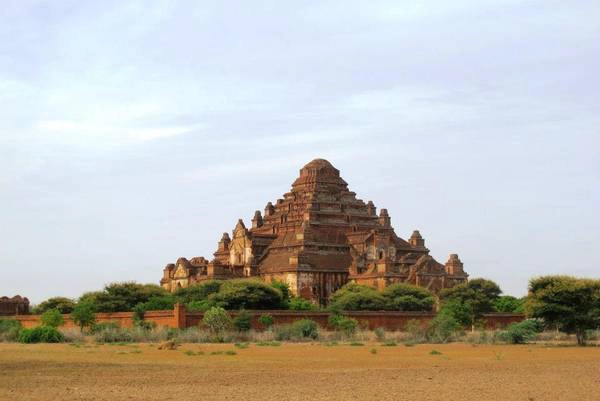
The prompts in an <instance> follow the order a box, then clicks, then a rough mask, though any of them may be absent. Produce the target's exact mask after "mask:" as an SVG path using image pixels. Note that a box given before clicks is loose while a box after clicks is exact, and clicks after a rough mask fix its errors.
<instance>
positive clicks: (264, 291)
mask: <svg viewBox="0 0 600 401" xmlns="http://www.w3.org/2000/svg"><path fill="white" fill-rule="evenodd" d="M282 297H283V296H282V294H281V291H279V290H278V289H275V288H273V287H271V286H270V285H268V284H266V283H264V282H262V281H259V280H254V279H237V280H228V281H226V282H224V283H223V284H222V285H221V288H220V290H219V292H218V293H215V294H212V295H210V297H209V298H208V300H210V301H214V302H216V303H219V304H222V305H223V307H224V308H225V309H276V308H277V307H279V306H280V305H281V302H282Z"/></svg>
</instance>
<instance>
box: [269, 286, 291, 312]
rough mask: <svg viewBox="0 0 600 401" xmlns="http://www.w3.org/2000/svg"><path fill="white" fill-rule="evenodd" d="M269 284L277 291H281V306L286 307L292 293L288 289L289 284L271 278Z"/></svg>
mask: <svg viewBox="0 0 600 401" xmlns="http://www.w3.org/2000/svg"><path fill="white" fill-rule="evenodd" d="M271 286H272V287H273V288H275V289H277V290H279V292H281V307H282V308H283V309H287V308H288V305H289V302H290V300H291V299H292V293H291V291H290V286H289V285H288V284H287V283H284V282H283V281H279V280H273V281H272V282H271Z"/></svg>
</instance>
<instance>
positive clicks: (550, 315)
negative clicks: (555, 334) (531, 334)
mask: <svg viewBox="0 0 600 401" xmlns="http://www.w3.org/2000/svg"><path fill="white" fill-rule="evenodd" d="M527 310H528V314H529V315H530V316H531V317H533V318H540V319H543V320H544V322H545V323H546V324H547V325H551V326H554V327H558V328H559V329H560V330H562V331H564V332H566V333H574V334H575V335H576V337H577V344H578V345H585V343H586V330H589V329H596V328H597V327H598V326H600V280H591V279H579V278H575V277H569V276H544V277H538V278H535V279H532V280H531V281H530V282H529V299H528V303H527Z"/></svg>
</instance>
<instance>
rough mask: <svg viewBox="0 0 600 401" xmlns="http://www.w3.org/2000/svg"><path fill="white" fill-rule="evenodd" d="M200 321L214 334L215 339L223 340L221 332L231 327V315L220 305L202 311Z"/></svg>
mask: <svg viewBox="0 0 600 401" xmlns="http://www.w3.org/2000/svg"><path fill="white" fill-rule="evenodd" d="M202 322H203V323H204V324H205V325H206V327H208V329H209V330H210V331H211V333H213V334H214V335H215V338H216V339H217V341H223V334H224V332H225V331H226V330H228V329H229V328H230V327H231V323H232V322H231V317H230V316H229V314H227V311H226V310H225V309H223V308H221V307H218V306H217V307H212V308H210V309H209V310H207V311H206V312H205V313H204V318H203V319H202Z"/></svg>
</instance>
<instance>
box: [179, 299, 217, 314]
mask: <svg viewBox="0 0 600 401" xmlns="http://www.w3.org/2000/svg"><path fill="white" fill-rule="evenodd" d="M213 306H218V305H215V303H214V302H212V301H208V300H206V299H203V300H202V301H192V302H190V303H189V304H186V306H185V307H186V309H187V310H189V311H192V312H206V311H207V310H209V309H210V308H212V307H213Z"/></svg>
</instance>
